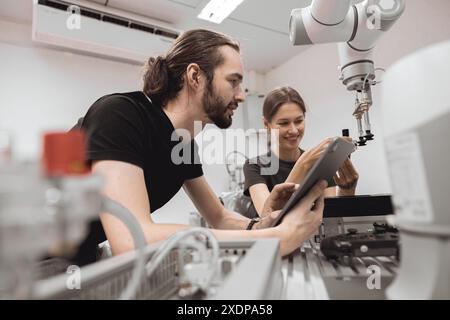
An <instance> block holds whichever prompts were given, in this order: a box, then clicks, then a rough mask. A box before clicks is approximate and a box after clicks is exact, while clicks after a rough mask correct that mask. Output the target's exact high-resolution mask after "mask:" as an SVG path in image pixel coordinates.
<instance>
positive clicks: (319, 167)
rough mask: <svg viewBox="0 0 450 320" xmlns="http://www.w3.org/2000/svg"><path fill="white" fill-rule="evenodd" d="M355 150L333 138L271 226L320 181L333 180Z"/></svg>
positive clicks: (347, 143) (346, 141)
mask: <svg viewBox="0 0 450 320" xmlns="http://www.w3.org/2000/svg"><path fill="white" fill-rule="evenodd" d="M355 150H356V146H355V145H354V144H353V142H350V141H348V140H346V139H344V138H341V137H335V138H333V140H332V142H331V143H330V144H329V145H328V147H327V149H326V150H325V152H324V153H323V154H322V155H321V156H320V158H319V159H318V160H317V161H316V163H315V164H314V166H313V167H312V168H311V170H309V172H308V174H307V175H306V177H305V180H304V183H303V184H302V185H301V186H300V187H299V188H298V189H297V190H296V191H295V192H294V193H293V194H292V196H291V197H290V198H289V200H288V201H287V202H286V204H285V206H284V207H283V209H282V210H281V213H280V214H279V215H278V218H277V219H276V220H275V221H274V224H273V226H276V225H278V224H280V222H281V220H282V219H283V218H284V216H285V215H286V214H288V213H289V211H290V210H291V209H292V208H293V207H294V206H295V205H296V204H297V203H298V202H299V201H300V200H301V199H302V198H303V197H304V196H305V195H306V194H307V193H308V191H309V190H310V189H311V188H312V187H313V186H314V185H315V184H316V183H317V182H318V181H320V180H326V181H329V180H330V179H333V177H334V175H335V174H336V172H337V171H338V170H339V168H340V167H341V166H342V164H343V163H344V161H345V160H346V159H348V157H349V156H350V154H351V153H352V152H353V151H355Z"/></svg>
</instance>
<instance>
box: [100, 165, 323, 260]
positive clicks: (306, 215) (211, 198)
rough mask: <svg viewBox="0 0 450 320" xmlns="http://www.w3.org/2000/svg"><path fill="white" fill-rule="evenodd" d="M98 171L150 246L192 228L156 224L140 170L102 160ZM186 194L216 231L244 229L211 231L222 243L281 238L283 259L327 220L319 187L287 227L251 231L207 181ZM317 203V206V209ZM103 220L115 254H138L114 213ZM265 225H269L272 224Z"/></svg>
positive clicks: (193, 182)
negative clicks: (151, 213) (133, 218)
mask: <svg viewBox="0 0 450 320" xmlns="http://www.w3.org/2000/svg"><path fill="white" fill-rule="evenodd" d="M92 171H93V173H94V174H100V175H103V176H104V177H105V179H106V184H105V187H104V189H103V193H104V194H105V195H106V196H108V197H109V198H111V199H112V200H115V201H117V202H118V203H120V204H122V205H123V206H124V207H126V208H127V209H128V210H129V211H130V212H131V213H132V214H133V215H134V216H135V217H136V219H137V220H138V221H139V224H140V225H141V228H142V230H143V232H144V234H145V237H146V239H147V242H148V243H154V242H157V241H161V240H165V239H167V238H168V237H169V236H171V235H172V234H174V233H176V232H177V231H180V230H183V229H187V228H189V226H187V225H171V224H157V223H154V222H153V221H152V219H151V217H150V203H149V201H148V196H147V189H146V186H145V180H144V173H143V171H142V169H141V168H139V167H138V166H135V165H132V164H128V163H125V162H120V161H106V160H102V161H96V162H94V163H93V166H92ZM185 189H187V190H188V193H189V195H190V196H191V197H192V198H193V201H194V203H195V204H196V205H197V206H198V208H199V210H200V211H201V212H202V214H204V215H205V218H206V220H207V221H208V223H210V224H211V225H212V226H214V227H215V228H225V229H241V230H215V229H213V230H211V231H212V232H213V233H214V235H215V236H216V237H217V239H218V240H232V239H253V238H278V239H280V253H281V255H283V256H284V255H286V254H289V253H290V252H292V251H293V250H294V249H295V248H297V247H298V246H299V245H300V244H301V243H302V242H303V241H305V240H306V239H308V238H309V237H310V236H311V235H312V234H313V233H314V231H315V230H316V229H317V227H318V226H319V225H320V221H321V220H322V210H323V197H321V195H322V194H323V190H324V187H323V186H320V185H319V184H318V185H316V186H315V187H314V188H313V189H312V190H311V191H310V192H309V193H308V196H307V197H305V199H304V200H302V201H301V202H300V203H299V204H298V205H297V207H296V208H294V209H293V210H292V213H291V214H290V215H289V216H290V217H287V218H285V221H283V223H282V224H280V225H278V226H277V227H275V228H267V229H257V230H250V231H247V230H242V229H245V228H246V226H247V225H248V222H249V219H247V218H245V217H243V216H241V215H239V214H238V213H234V212H230V211H228V210H225V208H223V206H222V205H221V204H220V202H219V200H218V199H217V198H216V196H215V195H214V193H213V192H212V190H211V188H210V187H209V186H208V184H207V183H206V181H205V180H204V178H203V177H200V178H196V179H192V180H190V181H187V183H185ZM317 199H319V200H320V201H319V202H318V203H319V205H317V201H318V200H317ZM314 203H316V206H315V207H314V205H313V204H314ZM312 207H314V208H315V209H314V211H315V212H314V214H311V210H313V209H311V208H312ZM274 213H275V212H274ZM100 219H101V222H102V225H103V228H104V230H105V233H106V236H107V238H108V240H109V242H110V245H111V249H112V251H113V254H115V255H117V254H121V253H124V252H127V251H130V250H133V249H134V243H133V240H132V237H131V235H130V233H129V231H128V229H127V228H126V227H125V225H124V224H123V223H122V222H121V221H119V220H118V219H117V218H115V217H113V216H111V215H109V214H101V216H100ZM265 220H266V221H268V219H265ZM258 224H261V223H258ZM255 227H256V225H255Z"/></svg>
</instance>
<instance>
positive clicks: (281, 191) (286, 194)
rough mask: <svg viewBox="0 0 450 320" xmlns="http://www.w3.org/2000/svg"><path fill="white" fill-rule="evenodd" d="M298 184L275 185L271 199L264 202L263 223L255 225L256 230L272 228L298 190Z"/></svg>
mask: <svg viewBox="0 0 450 320" xmlns="http://www.w3.org/2000/svg"><path fill="white" fill-rule="evenodd" d="M298 186H299V185H298V184H295V183H289V182H286V183H280V184H277V185H275V187H274V188H273V189H272V192H271V193H270V195H269V197H268V198H267V199H266V201H265V202H264V207H263V210H262V212H261V218H262V219H261V221H260V222H258V223H257V224H255V227H254V229H263V228H269V227H272V224H273V222H274V221H275V219H276V218H277V217H278V215H279V213H280V211H281V209H282V208H283V207H284V205H285V204H286V202H287V201H288V200H289V198H290V197H291V196H292V194H293V193H294V192H295V190H297V188H298Z"/></svg>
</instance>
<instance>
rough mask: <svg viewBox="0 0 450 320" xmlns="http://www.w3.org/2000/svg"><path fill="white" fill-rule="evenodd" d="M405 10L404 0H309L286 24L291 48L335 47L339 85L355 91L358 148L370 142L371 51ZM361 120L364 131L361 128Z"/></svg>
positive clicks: (372, 80)
mask: <svg viewBox="0 0 450 320" xmlns="http://www.w3.org/2000/svg"><path fill="white" fill-rule="evenodd" d="M404 10H405V0H365V1H363V2H360V3H358V4H356V5H353V6H350V0H313V1H312V3H311V6H309V7H307V8H301V9H294V10H293V11H292V13H291V20H290V24H289V28H290V39H291V42H292V43H293V44H294V45H308V44H319V43H339V45H338V49H339V60H340V64H341V66H340V69H341V78H340V80H342V83H343V84H344V85H345V86H346V87H347V90H349V91H356V107H355V111H354V112H353V115H354V116H355V118H356V119H357V121H358V131H359V144H360V145H365V142H366V141H367V140H372V139H373V134H372V133H371V129H370V121H369V114H368V111H369V108H370V107H371V105H372V93H371V85H373V84H374V83H375V67H374V62H373V48H374V46H375V44H376V42H377V40H378V39H379V38H380V36H381V35H382V34H383V33H384V32H386V31H388V30H389V29H390V28H391V27H392V25H393V24H394V23H395V22H396V21H397V19H398V18H399V17H400V16H401V15H402V13H403V12H404ZM363 118H364V123H365V130H363V127H362V119H363Z"/></svg>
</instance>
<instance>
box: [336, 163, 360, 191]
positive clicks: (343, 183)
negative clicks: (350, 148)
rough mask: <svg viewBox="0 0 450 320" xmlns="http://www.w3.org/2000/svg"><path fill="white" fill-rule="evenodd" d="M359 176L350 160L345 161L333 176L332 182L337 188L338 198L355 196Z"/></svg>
mask: <svg viewBox="0 0 450 320" xmlns="http://www.w3.org/2000/svg"><path fill="white" fill-rule="evenodd" d="M358 179H359V174H358V172H357V171H356V169H355V167H354V166H353V164H352V162H351V161H350V159H347V160H345V162H344V164H343V165H342V167H341V168H340V169H339V170H338V172H337V174H336V175H335V176H334V182H336V184H337V186H338V190H337V195H338V196H352V195H354V194H355V191H356V185H357V184H358Z"/></svg>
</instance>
